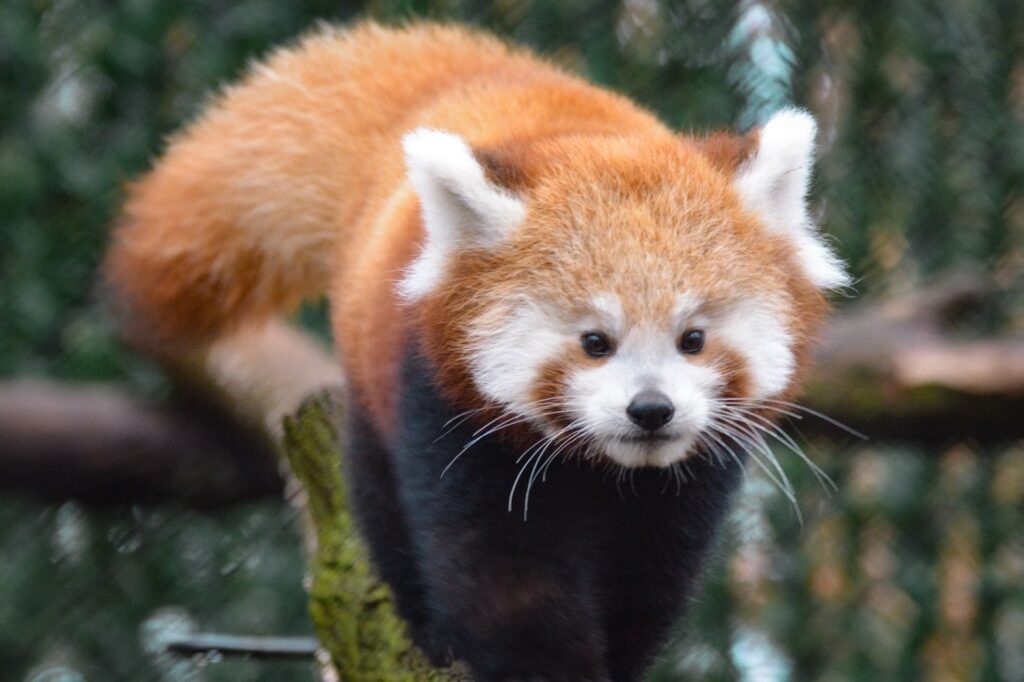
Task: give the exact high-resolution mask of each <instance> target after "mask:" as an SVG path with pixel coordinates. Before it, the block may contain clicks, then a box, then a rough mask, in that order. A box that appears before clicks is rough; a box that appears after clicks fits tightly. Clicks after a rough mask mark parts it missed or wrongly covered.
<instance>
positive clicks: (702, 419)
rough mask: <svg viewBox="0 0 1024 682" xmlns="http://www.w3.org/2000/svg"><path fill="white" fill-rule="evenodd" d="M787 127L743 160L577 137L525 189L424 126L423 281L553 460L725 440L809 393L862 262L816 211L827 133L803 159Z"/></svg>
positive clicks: (410, 278) (490, 385) (467, 377)
mask: <svg viewBox="0 0 1024 682" xmlns="http://www.w3.org/2000/svg"><path fill="white" fill-rule="evenodd" d="M781 116H789V117H790V118H792V119H795V122H794V121H783V123H786V124H788V128H792V127H793V126H794V125H795V126H797V127H799V126H800V125H801V124H804V127H805V128H806V125H805V124H806V121H807V118H806V117H805V116H803V115H800V114H792V113H790V114H784V115H781ZM780 125H781V124H776V128H778V127H779V126H780ZM812 125H813V124H812ZM771 126H772V124H771V123H770V124H769V126H768V127H766V128H765V129H764V131H762V139H761V141H760V144H759V148H758V149H756V150H752V152H751V156H750V158H748V159H746V160H745V161H744V163H743V164H741V165H740V166H739V167H738V168H729V167H723V166H722V165H721V164H718V165H716V163H715V162H714V159H709V158H708V157H707V156H706V155H705V154H704V153H702V151H701V150H700V149H698V147H697V146H696V144H694V143H693V142H689V141H685V140H680V139H673V138H659V139H656V140H635V139H629V138H605V139H596V140H595V139H585V138H580V139H577V140H561V141H559V142H558V143H557V148H552V147H549V148H547V149H537V150H535V154H537V156H538V157H539V158H543V159H545V162H544V163H542V164H540V163H538V164H537V165H536V166H535V167H534V168H533V170H532V173H533V174H532V175H529V176H523V177H519V178H518V181H517V183H516V184H514V186H511V187H508V186H502V185H499V184H497V182H496V180H498V179H500V173H499V174H497V175H498V177H495V175H496V174H495V173H494V172H489V171H492V169H490V168H486V167H484V166H482V165H479V163H478V161H479V159H478V157H476V156H473V155H472V154H471V153H469V151H468V148H466V152H467V154H468V156H464V157H463V158H462V161H461V164H462V165H461V166H460V167H457V168H452V167H451V166H452V163H451V160H452V159H457V158H458V155H457V153H456V151H457V146H458V144H457V143H456V145H455V147H451V146H450V143H451V138H453V136H450V135H447V134H444V133H438V132H434V131H424V132H418V133H414V134H413V135H411V136H410V137H409V138H407V141H406V152H407V157H408V158H409V163H410V175H411V179H412V181H413V184H414V186H415V187H416V190H417V192H418V193H419V195H420V198H421V204H422V206H423V212H424V220H425V223H426V228H427V242H426V245H425V247H424V250H423V253H422V254H421V255H420V257H419V258H418V259H417V260H416V261H415V262H414V263H413V265H412V266H411V268H410V270H409V272H408V273H407V276H406V279H405V281H404V282H403V288H404V293H405V295H406V296H407V298H409V299H423V303H424V314H425V316H426V317H425V319H426V320H427V326H429V327H431V330H428V333H429V334H431V335H432V338H433V339H434V342H433V347H432V349H433V355H434V356H435V359H436V360H437V361H438V362H439V365H441V369H442V371H443V372H444V373H445V374H446V376H447V377H448V380H449V381H450V382H453V383H461V384H463V386H461V389H463V392H464V394H465V389H466V388H467V386H465V384H470V385H471V388H472V393H473V394H476V395H479V396H482V397H483V398H485V399H486V400H487V401H488V402H490V403H492V404H494V405H497V406H500V409H501V410H502V411H503V412H505V413H511V414H510V416H509V417H508V419H510V420H512V422H514V421H515V420H517V419H519V420H523V421H525V422H527V423H529V424H532V425H533V426H534V427H535V428H536V429H537V430H539V431H540V432H541V433H542V434H544V435H545V436H547V437H548V440H549V441H550V442H549V443H548V444H547V445H543V443H544V442H545V441H544V440H540V441H538V446H537V447H538V448H543V453H544V454H543V456H545V457H553V456H557V454H556V453H570V452H577V451H580V452H586V453H588V454H595V453H597V454H600V455H603V456H605V457H607V458H610V459H611V460H613V461H614V462H617V463H619V464H622V465H625V466H669V465H671V464H673V463H675V462H677V461H679V460H681V459H683V458H685V457H687V456H688V455H690V454H691V453H693V452H695V451H696V450H697V447H698V446H701V445H703V446H708V447H714V446H715V445H716V441H717V440H718V439H721V438H722V436H723V434H726V433H728V432H729V431H730V430H731V426H730V421H731V420H735V419H736V418H737V416H738V415H740V414H741V413H746V414H747V415H748V417H749V415H750V414H754V413H756V411H757V406H758V405H759V404H764V403H761V402H760V401H765V400H772V399H775V398H779V397H783V396H787V395H789V394H790V393H791V391H792V388H793V386H794V383H795V378H796V374H797V371H798V369H799V365H800V363H801V362H803V361H804V355H805V352H806V347H807V344H808V340H809V338H810V336H811V334H812V333H813V331H814V329H815V327H816V326H817V325H818V324H819V322H820V318H821V316H822V314H823V312H824V307H825V306H824V299H823V297H822V295H821V293H820V288H823V287H830V286H836V285H838V284H840V283H842V281H843V278H844V277H845V275H844V274H843V273H842V271H841V269H839V266H838V263H837V261H835V259H834V258H833V257H832V256H831V254H830V253H829V252H828V251H827V250H826V249H825V247H824V246H823V245H822V244H821V242H819V241H818V240H817V237H816V235H815V234H814V233H813V232H812V231H811V229H810V225H809V222H808V221H807V218H806V213H805V210H804V197H803V194H804V190H805V183H806V170H807V169H806V167H805V166H806V164H807V163H809V159H810V149H809V146H808V145H809V144H810V141H809V140H805V141H804V147H805V148H804V149H802V150H801V149H797V150H796V153H790V154H789V156H788V157H787V150H786V149H782V150H779V149H776V147H778V146H779V144H780V141H779V140H778V139H777V138H778V136H779V134H780V133H779V131H773V130H772V129H771ZM783 132H786V133H788V134H789V135H790V137H794V134H793V132H792V130H789V129H787V130H785V131H783ZM801 132H806V131H805V130H804V131H800V130H798V131H797V134H796V135H795V137H797V138H798V139H796V140H795V141H791V142H790V144H792V145H796V146H799V145H800V143H801V140H800V139H799V138H800V135H799V133H801ZM810 136H811V139H812V138H813V127H812V128H811V129H810ZM804 137H806V134H805V135H804ZM454 140H456V141H458V142H461V141H460V140H458V138H454ZM783 142H785V141H783ZM446 144H449V148H448V149H447V150H446V153H445V154H444V155H443V156H444V158H445V163H443V164H440V167H438V165H437V164H435V165H433V166H431V165H430V164H429V163H426V162H424V160H423V159H424V157H426V158H427V159H431V158H433V159H436V158H437V154H438V150H436V149H429V147H430V146H431V145H433V146H441V147H444V146H445V145H446ZM551 144H552V145H555V144H556V143H551ZM463 146H464V143H463ZM783 146H785V145H783ZM425 148H426V149H425ZM766 153H769V154H773V155H774V156H773V157H771V158H767V159H766V158H762V157H763V156H764V155H765V154H766ZM780 157H781V158H780ZM801 163H803V166H801V165H800V164H801ZM794 164H795V165H794ZM765 165H768V166H769V167H768V168H765ZM521 172H523V173H528V172H530V171H527V170H521ZM758 174H760V175H762V176H767V177H763V178H762V177H758ZM794 174H796V175H797V176H799V177H798V180H799V184H800V187H799V196H798V197H796V196H794V192H793V191H792V188H791V187H788V181H789V180H792V178H791V177H789V178H787V176H792V175H794ZM744 183H746V186H744ZM773 194H774V195H775V196H774V197H773V196H772V195H773ZM787 202H788V205H786V204H787ZM794 211H795V213H794ZM780 221H782V222H780ZM790 221H796V224H793V225H787V223H788V222H790ZM467 228H468V231H467ZM512 422H510V423H512ZM538 452H541V450H539V449H538ZM538 456H541V455H538Z"/></svg>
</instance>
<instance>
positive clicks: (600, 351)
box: [580, 332, 612, 358]
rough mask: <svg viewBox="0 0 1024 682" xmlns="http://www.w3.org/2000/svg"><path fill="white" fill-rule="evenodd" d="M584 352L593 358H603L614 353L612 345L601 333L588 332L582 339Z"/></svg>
mask: <svg viewBox="0 0 1024 682" xmlns="http://www.w3.org/2000/svg"><path fill="white" fill-rule="evenodd" d="M580 344H581V345H582V346H583V350H584V351H585V352H586V354H587V355H589V356H590V357H592V358H603V357H604V356H606V355H610V354H611V352H612V344H611V342H609V341H608V337H607V336H605V335H604V334H602V333H601V332H587V333H586V334H584V335H583V336H581V337H580Z"/></svg>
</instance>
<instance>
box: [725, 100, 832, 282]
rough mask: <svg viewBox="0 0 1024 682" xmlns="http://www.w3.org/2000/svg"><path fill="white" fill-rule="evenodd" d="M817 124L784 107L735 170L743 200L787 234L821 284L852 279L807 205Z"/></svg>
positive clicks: (770, 225) (810, 274)
mask: <svg viewBox="0 0 1024 682" xmlns="http://www.w3.org/2000/svg"><path fill="white" fill-rule="evenodd" d="M817 129H818V126H817V124H815V122H814V118H813V117H812V116H811V115H810V114H808V113H807V112H806V111H800V110H797V109H785V110H783V111H780V112H779V113H777V114H775V115H774V116H772V117H771V119H769V121H768V123H766V124H765V125H764V127H763V128H761V130H760V131H759V137H758V147H757V151H756V152H755V153H754V155H753V156H752V157H751V158H750V160H748V161H747V162H746V163H744V164H743V165H742V166H741V167H740V169H739V172H738V173H737V175H736V179H735V186H736V189H737V191H738V192H739V194H740V196H741V197H742V198H743V202H744V204H745V205H746V206H747V208H749V209H750V210H751V211H753V212H755V213H757V214H758V215H759V216H760V217H761V220H762V221H763V222H764V224H765V225H766V226H767V227H768V229H771V230H775V231H777V232H779V233H782V234H785V235H786V236H788V237H789V238H790V239H791V240H792V241H793V244H794V246H795V247H796V249H797V255H798V258H799V260H800V263H801V264H802V265H803V268H804V270H805V272H806V273H807V276H808V277H810V279H811V281H812V282H814V284H815V285H817V286H818V287H820V288H822V289H834V288H837V287H841V286H844V285H847V284H849V283H850V276H849V275H848V274H846V268H845V266H844V265H843V262H842V261H841V260H839V258H838V257H837V256H836V255H835V254H834V253H832V250H831V249H830V248H829V247H828V245H827V244H826V243H825V240H824V239H823V237H822V236H821V234H819V233H818V231H817V229H816V228H815V226H814V224H813V222H812V220H811V217H810V214H809V213H808V210H807V189H808V186H809V184H810V179H811V167H812V166H813V165H814V138H815V135H816V134H817Z"/></svg>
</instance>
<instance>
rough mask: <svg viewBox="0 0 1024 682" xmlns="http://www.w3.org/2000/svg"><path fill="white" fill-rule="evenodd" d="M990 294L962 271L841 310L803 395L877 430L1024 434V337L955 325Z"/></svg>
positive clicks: (883, 433) (906, 435)
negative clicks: (969, 331)
mask: <svg viewBox="0 0 1024 682" xmlns="http://www.w3.org/2000/svg"><path fill="white" fill-rule="evenodd" d="M996 294H997V292H996V291H995V289H994V287H993V286H992V285H991V283H990V282H989V281H987V280H986V279H984V278H981V277H978V276H971V275H969V274H964V273H961V274H957V275H949V276H947V277H945V278H943V279H940V280H938V281H936V282H935V283H933V284H932V285H931V286H929V287H927V288H925V289H923V290H921V291H918V292H914V293H912V294H910V295H908V296H904V297H901V298H897V299H893V300H887V301H881V302H877V301H870V302H865V303H863V304H860V305H857V306H854V307H852V308H850V309H848V310H846V311H845V312H844V313H843V314H842V315H841V316H838V317H837V318H836V319H835V321H834V322H833V323H832V325H831V326H830V327H829V329H828V331H827V333H826V334H825V336H824V338H823V343H822V345H821V348H820V350H819V353H818V358H817V363H816V366H815V371H814V374H813V377H812V380H811V382H810V385H809V387H808V392H807V395H806V396H805V399H804V402H805V403H806V404H807V405H810V406H812V407H814V408H815V409H817V410H820V411H822V412H825V413H827V414H829V415H830V416H832V417H835V418H836V419H839V420H840V421H843V422H845V423H847V424H849V425H850V426H853V427H855V428H857V429H858V430H860V431H863V432H865V433H866V434H868V435H869V436H871V437H873V438H897V439H904V440H916V441H936V440H951V439H956V438H972V439H975V440H981V441H996V440H1002V439H1007V438H1019V437H1021V436H1024V337H998V336H997V337H982V338H978V337H977V336H974V337H969V336H967V335H965V334H964V333H963V331H962V330H961V329H959V327H965V326H966V325H964V324H962V320H963V318H964V317H965V316H966V315H968V314H971V313H976V312H978V310H979V309H981V308H983V307H984V305H985V303H986V301H988V300H990V298H991V297H992V296H994V295H996Z"/></svg>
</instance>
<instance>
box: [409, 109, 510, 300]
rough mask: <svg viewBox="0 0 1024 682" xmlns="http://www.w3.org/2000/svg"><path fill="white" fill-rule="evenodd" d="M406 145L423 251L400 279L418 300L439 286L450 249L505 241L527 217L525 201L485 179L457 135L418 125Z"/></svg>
mask: <svg viewBox="0 0 1024 682" xmlns="http://www.w3.org/2000/svg"><path fill="white" fill-rule="evenodd" d="M402 148H403V150H404V151H405V164H406V170H407V173H408V176H409V181H410V182H411V183H412V186H413V189H415V190H416V194H417V195H419V199H420V206H421V209H422V212H423V225H424V228H425V229H426V242H425V243H424V246H423V251H422V252H421V253H420V255H419V256H418V257H417V258H416V260H415V261H413V263H412V264H411V265H410V266H409V269H408V270H407V271H406V274H405V278H404V279H403V281H402V283H401V285H400V290H401V293H402V295H403V297H405V298H406V299H409V300H414V299H417V298H420V297H422V296H423V295H425V294H427V293H429V292H430V291H432V290H433V289H434V288H435V287H436V286H437V284H438V283H439V282H440V281H441V279H442V278H443V277H444V274H445V269H446V267H447V263H448V259H449V257H450V256H451V254H453V253H455V252H457V251H460V250H462V249H469V248H489V247H493V246H495V245H497V244H499V243H501V241H502V240H503V239H504V238H505V237H506V236H507V235H508V234H509V233H510V232H511V231H512V230H513V229H514V228H515V227H516V226H517V225H519V224H520V223H521V222H522V221H523V218H524V217H525V216H526V206H525V205H524V204H523V202H522V201H521V200H519V199H518V198H516V197H514V196H512V194H510V193H509V192H508V191H506V190H504V189H502V188H501V187H498V186H496V185H494V184H493V183H491V182H490V181H489V180H488V179H487V176H486V175H485V173H484V169H483V166H481V165H480V162H479V161H477V159H476V157H474V156H473V150H472V149H470V147H469V145H468V144H466V141H465V140H463V139H462V138H461V137H459V136H458V135H455V134H453V133H447V132H444V131H441V130H432V129H429V128H417V129H416V130H414V131H412V132H410V133H407V134H406V135H405V137H403V138H402Z"/></svg>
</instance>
